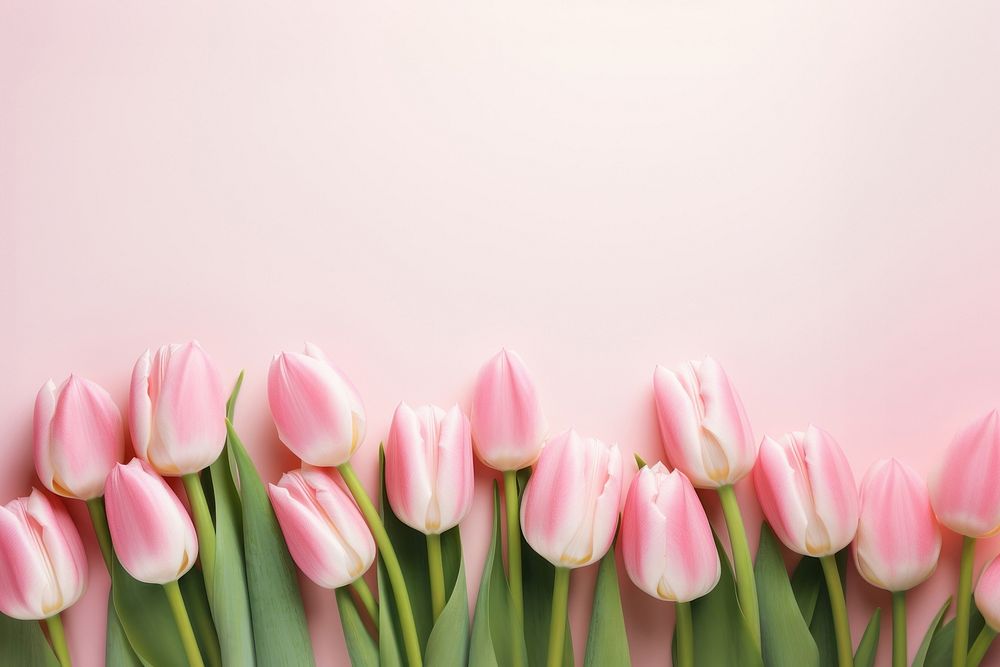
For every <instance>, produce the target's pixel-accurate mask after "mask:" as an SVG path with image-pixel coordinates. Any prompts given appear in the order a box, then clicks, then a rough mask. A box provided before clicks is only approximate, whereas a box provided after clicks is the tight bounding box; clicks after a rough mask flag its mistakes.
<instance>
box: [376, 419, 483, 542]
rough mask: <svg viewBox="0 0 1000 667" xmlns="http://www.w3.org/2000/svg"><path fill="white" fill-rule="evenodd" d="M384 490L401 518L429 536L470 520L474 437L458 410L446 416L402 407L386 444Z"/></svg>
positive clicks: (394, 510)
mask: <svg viewBox="0 0 1000 667" xmlns="http://www.w3.org/2000/svg"><path fill="white" fill-rule="evenodd" d="M385 486H386V491H387V493H388V496H389V504H390V505H392V511H393V512H395V513H396V516H398V517H399V519H400V520H401V521H402V522H403V523H405V524H406V525H408V526H410V527H411V528H413V529H414V530H419V531H420V532H422V533H424V534H426V535H431V534H438V533H443V532H444V531H446V530H448V529H449V528H453V527H454V526H457V525H458V523H459V522H460V521H461V520H462V519H463V518H465V515H466V514H468V513H469V510H470V509H471V508H472V491H473V476H472V436H471V434H470V432H469V420H468V419H466V417H465V415H464V414H462V410H461V409H460V408H459V407H458V406H457V405H456V406H454V407H453V408H452V409H451V410H449V411H448V412H447V413H445V411H444V410H442V409H441V408H439V407H437V406H434V405H425V406H422V407H419V408H417V409H416V410H414V409H413V408H411V407H410V406H408V405H407V404H406V403H400V404H399V407H397V408H396V414H395V415H393V418H392V426H391V427H390V428H389V438H388V440H387V441H386V445H385Z"/></svg>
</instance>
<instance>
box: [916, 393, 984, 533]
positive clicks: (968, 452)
mask: <svg viewBox="0 0 1000 667" xmlns="http://www.w3.org/2000/svg"><path fill="white" fill-rule="evenodd" d="M997 479H1000V425H998V415H997V411H996V410H994V411H992V412H990V413H989V414H987V415H986V416H985V417H982V418H981V419H978V420H976V421H975V422H973V423H972V424H970V425H969V426H967V427H965V428H964V429H962V430H961V431H959V432H958V433H957V434H956V435H955V438H954V439H953V440H952V442H951V445H950V446H949V447H948V449H947V451H946V452H945V456H944V461H942V463H941V465H940V467H939V468H938V471H937V473H936V474H935V475H934V476H933V477H932V479H931V503H932V504H933V506H934V512H935V514H936V515H937V517H938V519H939V520H940V521H941V523H942V524H944V525H945V526H947V527H948V528H950V529H952V530H953V531H955V532H957V533H960V534H962V535H968V536H969V537H977V538H978V537H986V536H989V535H992V534H994V533H996V532H997V531H998V530H1000V484H997V482H996V480H997Z"/></svg>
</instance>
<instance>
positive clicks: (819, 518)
mask: <svg viewBox="0 0 1000 667" xmlns="http://www.w3.org/2000/svg"><path fill="white" fill-rule="evenodd" d="M753 479H754V486H755V487H756V489H757V498H758V500H759V501H760V506H761V509H762V510H763V511H764V516H765V517H767V520H768V522H769V523H770V524H771V527H772V528H773V529H774V532H775V534H776V535H777V536H778V538H779V539H780V540H781V541H782V542H783V543H784V544H785V546H786V547H788V548H789V549H791V550H792V551H795V552H797V553H800V554H802V555H804V556H817V557H818V556H828V555H830V554H834V553H837V552H838V551H840V550H841V549H843V548H844V547H846V546H847V545H848V544H850V542H851V540H852V539H854V533H855V531H856V530H857V527H858V491H857V487H856V486H855V484H854V474H853V473H852V472H851V466H850V464H849V463H848V462H847V457H845V456H844V452H843V451H842V450H841V449H840V446H839V445H838V444H837V443H836V441H834V439H833V437H831V436H830V434H829V433H827V432H826V431H823V430H821V429H819V428H816V427H815V426H810V427H809V429H808V430H806V432H805V433H802V432H795V433H788V434H786V435H784V436H783V437H781V438H780V439H778V440H775V439H773V438H770V437H768V436H765V437H764V442H763V443H761V446H760V456H759V457H758V460H757V466H756V467H755V468H754V478H753Z"/></svg>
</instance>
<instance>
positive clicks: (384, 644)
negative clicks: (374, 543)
mask: <svg viewBox="0 0 1000 667" xmlns="http://www.w3.org/2000/svg"><path fill="white" fill-rule="evenodd" d="M376 564H377V567H378V599H379V605H378V659H379V665H380V666H381V667H402V665H403V658H402V656H401V653H400V641H399V637H398V635H399V627H398V626H399V621H398V620H397V619H396V609H395V607H396V605H395V603H394V602H393V601H392V588H391V587H390V586H389V577H388V576H387V575H386V572H385V563H383V562H382V558H381V557H379V558H378V559H377V563H376Z"/></svg>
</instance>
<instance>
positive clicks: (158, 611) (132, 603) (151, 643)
mask: <svg viewBox="0 0 1000 667" xmlns="http://www.w3.org/2000/svg"><path fill="white" fill-rule="evenodd" d="M112 567H113V569H112V571H111V595H112V597H113V598H114V603H115V611H116V612H117V613H118V618H119V620H121V623H122V628H123V629H124V630H125V636H126V637H128V641H129V644H131V645H132V649H133V650H134V651H135V653H136V655H137V656H138V657H139V659H140V660H142V662H143V663H145V664H147V665H151V666H152V667H175V666H176V665H186V664H187V656H186V655H184V648H183V646H182V644H181V636H180V633H178V631H177V625H176V623H175V621H174V616H173V613H171V611H170V605H169V604H168V602H167V595H166V593H165V592H164V591H163V586H160V585H158V584H147V583H145V582H142V581H138V580H136V579H133V578H132V576H131V575H130V574H129V573H128V572H126V571H125V568H123V567H122V565H121V563H120V562H119V561H118V559H117V558H115V559H114V563H112Z"/></svg>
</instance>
